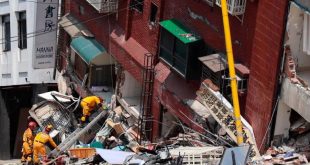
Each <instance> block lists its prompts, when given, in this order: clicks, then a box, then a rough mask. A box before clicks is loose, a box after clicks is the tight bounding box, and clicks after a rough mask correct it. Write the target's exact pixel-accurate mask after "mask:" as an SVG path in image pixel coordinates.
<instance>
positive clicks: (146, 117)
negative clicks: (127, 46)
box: [138, 53, 155, 144]
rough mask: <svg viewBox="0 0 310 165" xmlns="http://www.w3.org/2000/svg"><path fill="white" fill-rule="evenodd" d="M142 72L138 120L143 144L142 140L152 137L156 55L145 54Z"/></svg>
mask: <svg viewBox="0 0 310 165" xmlns="http://www.w3.org/2000/svg"><path fill="white" fill-rule="evenodd" d="M143 67H144V68H143V74H142V76H143V77H142V78H143V79H142V81H143V82H142V90H141V97H140V116H139V121H138V127H139V130H138V131H139V134H140V139H139V142H140V144H141V141H142V140H149V139H150V138H151V137H152V126H153V124H152V122H153V116H152V111H151V107H152V96H153V82H154V75H155V74H154V56H153V54H151V53H146V54H145V55H144V66H143Z"/></svg>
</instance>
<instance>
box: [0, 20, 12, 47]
mask: <svg viewBox="0 0 310 165" xmlns="http://www.w3.org/2000/svg"><path fill="white" fill-rule="evenodd" d="M2 36H3V44H2V45H3V51H9V50H11V30H10V15H4V16H2Z"/></svg>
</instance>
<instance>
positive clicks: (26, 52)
mask: <svg viewBox="0 0 310 165" xmlns="http://www.w3.org/2000/svg"><path fill="white" fill-rule="evenodd" d="M57 15H58V0H51V1H48V2H47V1H45V0H38V1H36V2H35V1H31V2H30V1H25V0H1V1H0V43H1V44H0V56H1V57H0V130H1V131H0V133H1V134H2V135H4V136H2V137H1V138H0V139H1V140H0V145H1V150H0V159H10V158H12V157H15V158H17V157H20V156H21V146H22V132H23V131H24V130H25V129H26V127H27V116H28V115H29V114H28V110H29V109H30V108H31V106H32V104H33V103H37V102H38V97H37V94H38V93H41V92H46V91H48V90H55V89H56V81H55V80H54V78H53V76H54V65H55V56H56V50H57V45H56V29H57V19H58V18H57Z"/></svg>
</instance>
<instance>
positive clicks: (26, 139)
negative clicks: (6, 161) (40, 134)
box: [21, 121, 37, 163]
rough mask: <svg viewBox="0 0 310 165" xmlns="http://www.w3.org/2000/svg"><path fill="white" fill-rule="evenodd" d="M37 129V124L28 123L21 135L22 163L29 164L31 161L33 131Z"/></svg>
mask: <svg viewBox="0 0 310 165" xmlns="http://www.w3.org/2000/svg"><path fill="white" fill-rule="evenodd" d="M36 128H37V123H36V122H34V121H30V122H29V123H28V128H27V129H26V131H25V132H24V134H23V148H22V158H21V162H22V163H26V162H27V163H30V162H31V161H32V154H33V140H34V137H35V133H34V130H35V129H36Z"/></svg>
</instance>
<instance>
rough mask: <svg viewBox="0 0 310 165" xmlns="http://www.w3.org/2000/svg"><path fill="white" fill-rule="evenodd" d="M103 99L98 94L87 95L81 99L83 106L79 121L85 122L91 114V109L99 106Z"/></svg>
mask: <svg viewBox="0 0 310 165" xmlns="http://www.w3.org/2000/svg"><path fill="white" fill-rule="evenodd" d="M102 103H103V99H102V98H101V97H98V96H88V97H85V98H84V99H82V101H81V107H82V108H83V116H82V117H81V121H82V122H85V121H86V120H88V117H89V116H90V114H91V111H93V110H94V109H96V108H99V107H101V106H102Z"/></svg>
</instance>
